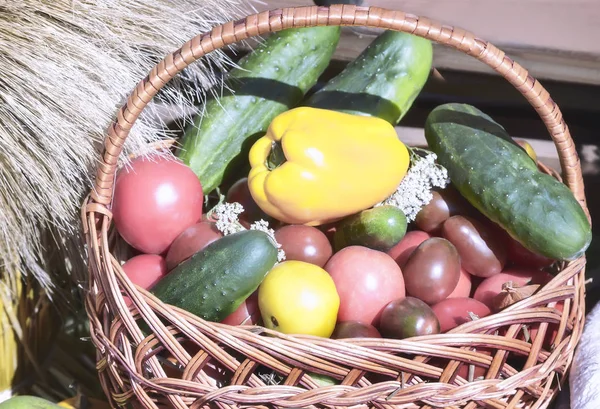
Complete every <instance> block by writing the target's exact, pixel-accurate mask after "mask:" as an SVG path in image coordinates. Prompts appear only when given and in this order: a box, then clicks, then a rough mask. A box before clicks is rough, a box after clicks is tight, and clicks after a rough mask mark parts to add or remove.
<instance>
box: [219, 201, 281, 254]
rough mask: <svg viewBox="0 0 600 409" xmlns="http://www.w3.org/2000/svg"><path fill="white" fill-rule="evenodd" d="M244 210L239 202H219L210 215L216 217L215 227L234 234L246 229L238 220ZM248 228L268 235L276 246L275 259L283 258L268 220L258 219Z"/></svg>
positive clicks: (225, 233) (222, 231) (227, 233)
mask: <svg viewBox="0 0 600 409" xmlns="http://www.w3.org/2000/svg"><path fill="white" fill-rule="evenodd" d="M243 212H244V206H242V205H241V204H240V203H237V202H234V203H227V202H223V203H219V204H218V205H216V206H215V207H214V209H213V210H212V212H211V213H212V215H211V217H212V218H214V219H216V227H217V230H219V231H220V232H221V233H223V235H225V236H227V235H229V234H234V233H237V232H240V231H242V230H246V228H245V227H244V226H242V224H241V223H240V222H239V220H238V219H239V216H240V214H242V213H243ZM250 230H259V231H262V232H264V233H266V234H268V235H269V237H270V238H271V240H272V241H273V244H274V245H275V247H277V249H278V250H277V260H278V261H279V262H281V261H283V260H285V252H284V251H283V249H282V248H281V244H279V243H277V240H276V239H275V231H274V230H273V229H271V228H270V227H269V222H267V221H266V220H262V219H261V220H259V221H257V222H254V223H252V224H251V225H250Z"/></svg>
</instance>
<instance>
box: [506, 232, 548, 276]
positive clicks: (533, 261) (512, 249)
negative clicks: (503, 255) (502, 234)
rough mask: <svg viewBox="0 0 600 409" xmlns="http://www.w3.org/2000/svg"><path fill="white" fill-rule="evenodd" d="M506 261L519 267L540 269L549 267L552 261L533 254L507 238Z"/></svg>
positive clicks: (510, 238)
mask: <svg viewBox="0 0 600 409" xmlns="http://www.w3.org/2000/svg"><path fill="white" fill-rule="evenodd" d="M507 250H508V259H509V260H510V261H512V262H513V263H514V264H515V265H517V266H519V267H529V268H535V269H538V270H539V269H541V268H544V267H548V266H549V265H551V264H552V263H553V262H554V260H552V259H549V258H546V257H544V256H540V255H539V254H535V253H533V252H532V251H530V250H528V249H526V248H525V247H523V245H522V244H521V243H519V242H518V241H516V240H515V239H513V238H512V237H509V238H508V239H507Z"/></svg>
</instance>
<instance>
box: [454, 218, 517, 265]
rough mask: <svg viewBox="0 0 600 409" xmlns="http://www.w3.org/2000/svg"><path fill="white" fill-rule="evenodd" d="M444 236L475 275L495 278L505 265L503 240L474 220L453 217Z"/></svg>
mask: <svg viewBox="0 0 600 409" xmlns="http://www.w3.org/2000/svg"><path fill="white" fill-rule="evenodd" d="M442 235H443V236H444V238H446V239H447V240H448V241H450V242H451V243H452V244H454V246H455V247H456V249H457V250H458V253H459V254H460V259H461V263H462V266H463V268H464V269H465V270H467V271H468V272H469V273H471V274H473V275H474V276H478V277H490V276H493V275H495V274H498V273H500V272H501V271H502V269H503V268H504V266H505V265H506V259H507V256H506V247H505V246H504V243H503V240H502V239H503V237H501V236H500V235H499V234H498V233H496V234H494V233H493V232H492V229H490V228H487V227H486V226H485V225H484V224H483V223H480V222H478V221H477V220H475V219H473V218H470V217H465V216H452V217H450V218H449V219H448V220H446V221H445V222H444V225H443V226H442Z"/></svg>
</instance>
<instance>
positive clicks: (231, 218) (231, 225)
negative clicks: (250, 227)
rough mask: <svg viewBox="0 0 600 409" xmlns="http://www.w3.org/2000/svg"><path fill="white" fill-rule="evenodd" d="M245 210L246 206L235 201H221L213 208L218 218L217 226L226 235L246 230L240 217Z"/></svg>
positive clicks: (214, 214)
mask: <svg viewBox="0 0 600 409" xmlns="http://www.w3.org/2000/svg"><path fill="white" fill-rule="evenodd" d="M243 212H244V206H242V205H241V204H239V203H237V202H235V203H219V204H218V205H216V206H215V207H214V209H213V217H214V218H215V219H217V222H216V225H217V226H216V227H217V229H218V230H219V231H220V232H221V233H223V234H224V235H225V236H227V235H228V234H233V233H237V232H239V231H242V230H244V227H243V226H242V225H241V224H240V223H239V221H238V217H239V215H240V214H241V213H243Z"/></svg>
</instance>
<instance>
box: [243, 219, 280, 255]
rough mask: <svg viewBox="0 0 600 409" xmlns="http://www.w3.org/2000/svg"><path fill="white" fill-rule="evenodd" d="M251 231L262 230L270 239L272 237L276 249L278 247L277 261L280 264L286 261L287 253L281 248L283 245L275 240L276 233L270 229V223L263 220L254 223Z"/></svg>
mask: <svg viewBox="0 0 600 409" xmlns="http://www.w3.org/2000/svg"><path fill="white" fill-rule="evenodd" d="M250 230H260V231H262V232H265V233H267V234H268V235H269V237H271V240H273V243H274V244H275V247H277V249H278V250H277V261H279V262H280V263H281V262H282V261H284V260H285V251H283V249H282V248H281V244H279V243H278V242H277V240H276V239H275V231H274V230H273V229H271V228H270V227H269V222H268V221H266V220H263V219H260V220H259V221H257V222H254V223H252V224H251V225H250Z"/></svg>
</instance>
